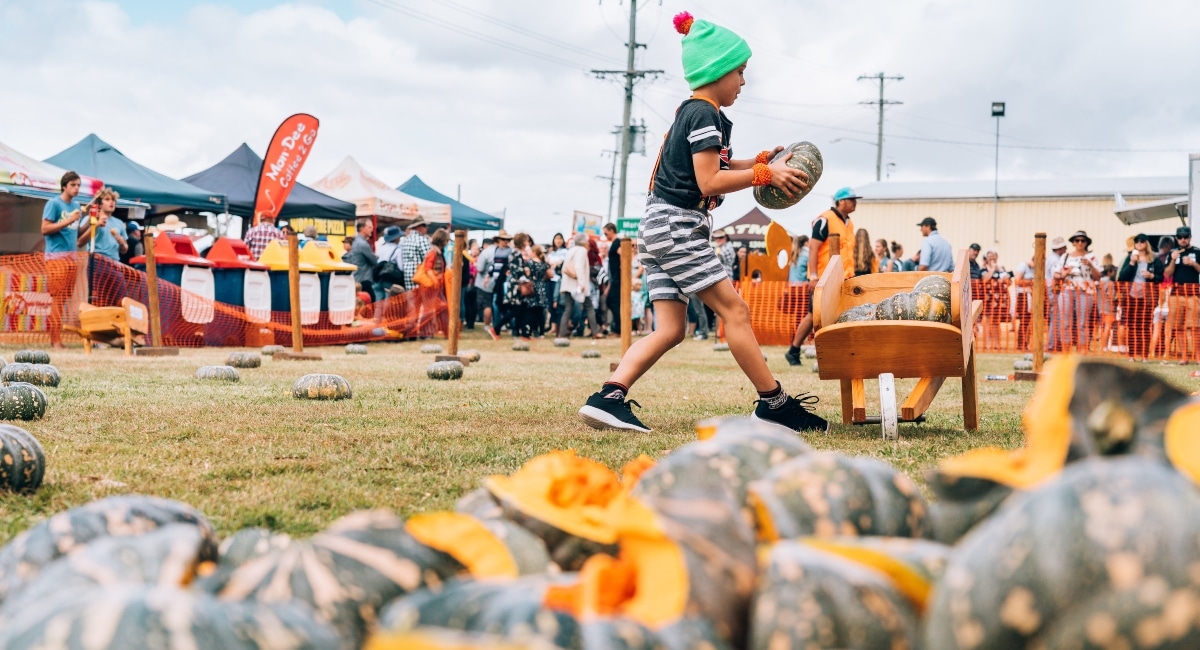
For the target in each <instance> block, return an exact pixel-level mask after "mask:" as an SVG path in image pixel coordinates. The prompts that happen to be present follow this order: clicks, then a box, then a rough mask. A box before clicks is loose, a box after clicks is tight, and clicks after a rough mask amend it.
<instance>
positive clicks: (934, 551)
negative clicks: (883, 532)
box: [799, 537, 952, 614]
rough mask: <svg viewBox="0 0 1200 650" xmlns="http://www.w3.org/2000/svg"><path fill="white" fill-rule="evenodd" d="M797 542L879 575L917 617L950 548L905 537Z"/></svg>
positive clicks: (815, 539)
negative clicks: (903, 599) (898, 593)
mask: <svg viewBox="0 0 1200 650" xmlns="http://www.w3.org/2000/svg"><path fill="white" fill-rule="evenodd" d="M799 541H800V542H801V543H803V544H805V545H808V546H811V547H813V548H817V549H820V550H822V551H825V552H826V553H831V554H833V555H837V556H839V557H843V558H845V559H847V560H850V561H852V562H855V563H856V564H861V565H863V566H867V567H871V568H872V569H875V570H877V571H879V572H881V573H883V574H884V575H886V576H887V577H888V578H889V579H890V580H891V581H892V584H893V585H894V586H895V587H896V590H897V591H899V592H900V593H901V594H902V595H903V596H904V597H905V598H906V599H908V602H909V603H910V604H912V606H913V609H915V610H916V612H917V613H918V614H920V613H922V612H923V611H924V610H925V606H926V604H927V603H928V602H929V594H930V592H931V591H932V590H933V584H934V583H935V582H937V581H938V580H939V579H940V578H941V577H942V573H943V572H944V571H945V567H946V561H947V559H948V558H949V556H950V551H951V548H952V547H950V546H947V545H945V544H939V543H937V542H931V541H927V540H923V539H909V538H906V537H838V538H834V539H819V538H815V537H809V538H805V539H802V540H799Z"/></svg>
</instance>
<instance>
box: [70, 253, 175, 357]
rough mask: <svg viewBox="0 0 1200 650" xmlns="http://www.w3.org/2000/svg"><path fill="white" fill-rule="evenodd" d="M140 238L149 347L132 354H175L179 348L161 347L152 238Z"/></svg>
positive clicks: (127, 336) (148, 355) (128, 335)
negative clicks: (141, 242)
mask: <svg viewBox="0 0 1200 650" xmlns="http://www.w3.org/2000/svg"><path fill="white" fill-rule="evenodd" d="M142 240H143V243H144V244H145V246H146V294H147V297H148V301H149V303H150V304H149V305H147V306H146V308H147V310H148V311H149V312H150V314H149V316H150V347H145V348H138V349H137V350H135V351H134V354H135V355H137V356H139V357H164V356H175V355H178V354H179V348H168V347H163V337H162V316H161V314H159V302H158V263H157V262H155V261H154V238H153V237H149V236H147V237H142ZM130 336H132V332H131V333H129V334H127V335H126V337H125V338H126V339H129V338H130ZM89 345H90V343H89Z"/></svg>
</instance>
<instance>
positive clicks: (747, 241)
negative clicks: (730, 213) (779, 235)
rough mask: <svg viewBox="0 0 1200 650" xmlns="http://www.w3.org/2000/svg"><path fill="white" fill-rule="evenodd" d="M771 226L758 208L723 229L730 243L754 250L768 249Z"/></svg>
mask: <svg viewBox="0 0 1200 650" xmlns="http://www.w3.org/2000/svg"><path fill="white" fill-rule="evenodd" d="M769 225H771V217H768V216H767V215H766V214H764V213H763V211H762V210H759V209H758V208H752V209H751V210H750V211H749V212H747V213H746V214H743V215H742V216H741V217H740V218H739V219H737V220H736V221H734V222H733V223H731V224H729V225H727V226H725V227H723V228H721V230H724V231H725V234H726V235H728V236H729V241H730V242H732V243H733V244H736V245H737V246H739V247H740V246H746V247H749V248H751V249H753V250H764V251H765V250H766V249H767V239H766V238H767V226H769Z"/></svg>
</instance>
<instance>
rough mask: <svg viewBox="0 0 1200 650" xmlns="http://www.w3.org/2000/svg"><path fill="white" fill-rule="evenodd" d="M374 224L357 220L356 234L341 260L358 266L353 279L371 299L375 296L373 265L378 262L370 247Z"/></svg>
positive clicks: (373, 299) (364, 220) (374, 298)
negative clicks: (347, 251) (348, 250)
mask: <svg viewBox="0 0 1200 650" xmlns="http://www.w3.org/2000/svg"><path fill="white" fill-rule="evenodd" d="M374 231H375V224H374V223H372V221H371V220H370V219H359V220H358V234H357V235H356V236H355V237H354V241H353V242H351V244H350V252H349V253H346V254H345V255H343V256H342V261H343V262H345V263H347V264H353V265H354V266H356V267H358V268H357V269H355V271H354V281H355V282H356V283H358V285H359V286H360V287H361V288H360V291H362V292H363V293H365V294H367V296H369V297H370V298H371V301H372V302H373V301H375V300H376V296H375V283H374V279H375V265H376V264H378V263H379V258H378V257H376V255H375V251H374V250H372V249H371V240H372V239H373V235H374Z"/></svg>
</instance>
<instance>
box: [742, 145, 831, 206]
mask: <svg viewBox="0 0 1200 650" xmlns="http://www.w3.org/2000/svg"><path fill="white" fill-rule="evenodd" d="M789 153H790V154H791V155H792V157H791V158H789V159H788V161H787V166H788V167H791V168H792V169H799V170H800V171H802V172H804V173H805V174H807V175H808V189H807V190H804V191H803V192H799V193H795V194H793V195H792V196H790V197H789V196H788V195H787V194H784V192H783V190H781V189H779V188H777V187H774V186H772V185H760V186H758V187H755V188H754V200H755V201H758V204H759V205H761V206H762V207H764V208H767V209H769V210H782V209H784V208H790V207H792V206H793V205H796V204H797V203H799V202H800V200H801V199H803V198H804V197H805V196H807V195H808V193H809V192H811V191H812V188H813V187H815V186H816V184H817V181H819V180H821V172H822V171H823V170H824V169H825V161H824V160H823V159H822V157H821V152H820V150H818V149H817V145H815V144H813V143H811V142H796V143H794V144H792V145H791V146H789V147H788V148H786V149H784V150H783V151H781V152H779V153H778V154H777V155H776V156H775V157H774V158H772V159H771V164H774V163H775V162H776V161H778V160H780V159H782V158H783V157H784V156H787V155H788V154H789Z"/></svg>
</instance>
